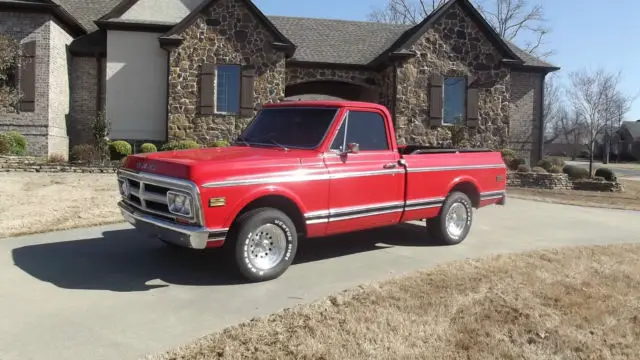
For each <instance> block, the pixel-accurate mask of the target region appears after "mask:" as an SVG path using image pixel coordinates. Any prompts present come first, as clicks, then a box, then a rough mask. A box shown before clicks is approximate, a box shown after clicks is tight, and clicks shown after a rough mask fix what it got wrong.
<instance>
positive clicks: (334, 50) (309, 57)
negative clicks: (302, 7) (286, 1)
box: [269, 16, 409, 65]
mask: <svg viewBox="0 0 640 360" xmlns="http://www.w3.org/2000/svg"><path fill="white" fill-rule="evenodd" d="M269 20H271V22H272V23H273V24H275V26H276V27H278V29H280V30H281V31H282V32H283V33H284V35H285V36H286V37H288V38H289V39H291V40H292V41H293V43H294V44H296V46H297V49H296V52H295V54H294V57H293V58H292V60H296V61H304V62H317V63H327V64H350V65H366V64H368V63H369V62H371V61H372V60H373V59H374V58H376V57H377V56H378V55H379V54H380V53H381V52H383V51H384V50H385V49H386V48H387V47H389V45H391V44H392V43H393V42H394V41H395V40H396V39H397V38H398V37H399V36H400V35H401V34H402V33H403V32H404V31H406V30H407V29H408V28H409V26H408V25H392V24H384V23H375V22H364V21H345V20H332V19H315V18H302V17H288V16H269Z"/></svg>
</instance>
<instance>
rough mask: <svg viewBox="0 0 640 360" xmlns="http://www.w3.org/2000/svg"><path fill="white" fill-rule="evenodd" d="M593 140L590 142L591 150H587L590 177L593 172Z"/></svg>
mask: <svg viewBox="0 0 640 360" xmlns="http://www.w3.org/2000/svg"><path fill="white" fill-rule="evenodd" d="M594 143H595V141H592V142H591V146H590V147H591V151H590V152H589V178H591V174H593V149H594Z"/></svg>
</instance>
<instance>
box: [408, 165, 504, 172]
mask: <svg viewBox="0 0 640 360" xmlns="http://www.w3.org/2000/svg"><path fill="white" fill-rule="evenodd" d="M504 168H505V165H504V164H491V165H464V166H434V167H423V168H409V169H407V171H408V172H410V173H415V172H433V171H456V170H481V169H482V170H484V169H504Z"/></svg>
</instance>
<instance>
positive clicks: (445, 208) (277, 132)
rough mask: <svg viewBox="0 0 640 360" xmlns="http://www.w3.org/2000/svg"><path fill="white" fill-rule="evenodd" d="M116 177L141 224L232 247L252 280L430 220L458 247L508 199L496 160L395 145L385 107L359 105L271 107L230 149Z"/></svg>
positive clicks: (439, 235)
mask: <svg viewBox="0 0 640 360" xmlns="http://www.w3.org/2000/svg"><path fill="white" fill-rule="evenodd" d="M117 177H118V184H119V188H120V194H121V196H122V199H121V201H120V202H119V203H118V205H119V206H120V208H121V211H122V214H123V216H124V218H125V219H126V220H127V221H128V222H130V223H131V224H133V225H134V227H136V228H137V229H139V230H141V231H144V232H145V233H148V234H150V235H152V236H154V237H156V238H159V239H160V240H162V241H164V242H166V243H168V244H172V245H177V246H181V247H187V248H192V249H205V248H222V249H226V251H228V252H229V253H228V257H227V258H226V259H229V260H232V263H233V264H234V267H235V268H236V269H237V270H238V271H239V273H240V274H241V275H242V276H244V278H246V279H247V280H249V281H264V280H270V279H275V278H277V277H279V276H280V275H282V274H283V273H284V272H285V271H286V270H287V268H288V267H289V266H290V264H291V263H292V261H293V258H294V256H295V254H296V249H297V246H298V241H302V239H306V238H314V237H323V236H327V235H334V234H340V233H347V232H353V231H358V230H363V229H370V228H376V227H382V226H389V225H394V224H398V223H402V222H408V221H414V220H424V219H426V225H427V233H428V234H429V236H430V237H431V238H434V239H437V241H439V242H441V243H442V244H447V245H453V244H458V243H460V242H461V241H463V240H464V239H465V238H466V237H467V234H468V233H469V229H470V227H471V222H472V217H473V208H481V207H483V206H487V205H492V204H500V205H504V203H505V200H506V168H505V165H504V162H503V160H502V157H501V154H500V153H499V152H494V151H491V150H487V149H441V148H430V147H426V146H420V145H409V146H398V144H397V143H396V138H395V132H394V126H393V122H392V118H391V116H390V114H389V111H388V110H387V108H386V107H384V106H381V105H378V104H374V103H365V102H350V101H299V102H282V103H277V104H267V105H264V107H263V108H262V109H261V110H260V111H259V112H258V114H257V115H256V117H255V118H254V119H253V120H252V121H251V123H250V124H249V125H248V126H247V128H246V129H245V130H244V131H243V132H242V134H241V135H240V136H239V137H238V139H237V140H236V141H235V142H234V143H233V144H232V145H231V146H229V147H223V148H207V149H197V150H181V151H165V152H157V153H150V154H136V155H131V156H129V157H128V158H127V160H126V162H125V165H124V166H123V167H122V169H120V171H118V175H117Z"/></svg>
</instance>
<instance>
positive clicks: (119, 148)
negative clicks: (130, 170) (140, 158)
mask: <svg viewBox="0 0 640 360" xmlns="http://www.w3.org/2000/svg"><path fill="white" fill-rule="evenodd" d="M131 152H132V149H131V144H129V143H128V142H126V141H123V140H118V141H112V142H111V143H110V144H109V153H110V154H111V160H120V159H122V158H124V157H127V156H129V155H131Z"/></svg>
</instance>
